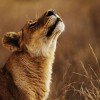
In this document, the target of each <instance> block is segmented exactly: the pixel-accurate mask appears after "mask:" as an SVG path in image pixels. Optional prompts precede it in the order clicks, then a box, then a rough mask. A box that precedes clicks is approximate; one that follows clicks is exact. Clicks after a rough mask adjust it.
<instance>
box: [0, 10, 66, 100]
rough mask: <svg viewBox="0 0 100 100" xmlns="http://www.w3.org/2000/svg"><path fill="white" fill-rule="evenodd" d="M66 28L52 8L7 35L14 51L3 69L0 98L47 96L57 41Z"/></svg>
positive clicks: (20, 99)
mask: <svg viewBox="0 0 100 100" xmlns="http://www.w3.org/2000/svg"><path fill="white" fill-rule="evenodd" d="M63 30H64V23H63V21H62V20H61V18H60V17H59V16H58V15H57V14H56V13H55V12H54V11H53V10H49V11H47V12H45V13H44V14H43V15H42V16H41V17H40V18H39V19H37V20H31V21H29V22H27V23H26V24H25V26H24V27H23V28H22V29H21V31H19V32H8V33H6V34H5V35H4V38H3V45H4V46H5V47H6V48H8V49H9V50H11V51H13V53H12V55H11V56H10V57H9V59H8V60H7V62H6V64H5V66H4V67H3V68H2V69H1V70H0V100H47V97H48V94H49V90H50V89H49V88H50V82H51V74H52V63H53V62H54V54H55V49H56V43H57V39H58V36H59V35H60V34H61V33H62V32H63Z"/></svg>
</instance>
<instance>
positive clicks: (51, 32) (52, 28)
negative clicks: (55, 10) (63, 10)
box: [46, 18, 61, 37]
mask: <svg viewBox="0 0 100 100" xmlns="http://www.w3.org/2000/svg"><path fill="white" fill-rule="evenodd" d="M59 21H61V20H60V18H57V19H56V21H55V23H54V24H53V25H52V26H50V27H49V28H48V31H47V34H46V36H47V37H49V36H51V35H52V34H53V31H54V29H55V28H56V26H57V25H58V23H59Z"/></svg>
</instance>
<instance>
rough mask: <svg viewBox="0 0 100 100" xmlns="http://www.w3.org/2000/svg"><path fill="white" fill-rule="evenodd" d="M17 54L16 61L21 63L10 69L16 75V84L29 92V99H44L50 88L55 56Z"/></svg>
mask: <svg viewBox="0 0 100 100" xmlns="http://www.w3.org/2000/svg"><path fill="white" fill-rule="evenodd" d="M16 56H17V57H16V59H15V61H16V60H17V61H18V62H19V63H20V64H17V63H16V64H14V65H12V67H13V68H12V69H9V70H11V72H12V74H13V76H14V82H15V84H16V85H17V86H18V88H20V89H21V90H22V91H23V92H26V93H27V96H28V97H29V100H34V98H36V100H44V99H45V98H46V97H47V96H48V92H49V88H50V81H51V73H52V63H53V60H54V56H53V55H52V56H51V57H43V56H38V57H31V56H30V55H29V54H23V55H22V54H21V55H19V57H18V55H16ZM15 61H11V62H15ZM15 65H16V66H15ZM16 67H17V69H16ZM12 70H13V71H12ZM43 98H44V99H43Z"/></svg>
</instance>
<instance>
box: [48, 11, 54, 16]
mask: <svg viewBox="0 0 100 100" xmlns="http://www.w3.org/2000/svg"><path fill="white" fill-rule="evenodd" d="M52 15H55V12H54V10H49V11H47V14H46V16H52Z"/></svg>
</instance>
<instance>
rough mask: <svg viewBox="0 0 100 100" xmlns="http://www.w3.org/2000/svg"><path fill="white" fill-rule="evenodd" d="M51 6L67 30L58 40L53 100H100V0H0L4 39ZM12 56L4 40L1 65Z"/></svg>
mask: <svg viewBox="0 0 100 100" xmlns="http://www.w3.org/2000/svg"><path fill="white" fill-rule="evenodd" d="M50 8H52V9H55V10H56V12H58V14H59V15H60V16H61V17H62V19H63V20H64V22H65V25H66V30H65V32H64V33H63V34H62V35H61V37H60V38H59V41H58V46H57V52H56V59H55V63H54V67H53V78H52V84H51V91H50V96H49V100H100V13H99V9H100V1H99V0H84V1H83V0H76V1H75V0H67V1H66V0H63V1H62V0H55V1H54V0H49V1H48V0H43V1H41V0H38V1H36V0H3V1H0V33H1V34H0V40H1V38H2V36H3V33H5V32H7V31H18V30H20V28H21V27H23V25H24V24H25V21H26V20H27V19H31V18H32V19H34V18H36V17H38V16H39V15H41V14H42V13H43V12H44V11H46V10H47V9H50ZM9 55H10V52H8V51H7V50H6V49H4V48H3V47H2V45H1V43H0V67H2V66H3V64H4V62H5V61H6V59H7V58H8V56H9Z"/></svg>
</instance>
